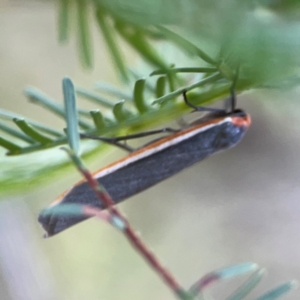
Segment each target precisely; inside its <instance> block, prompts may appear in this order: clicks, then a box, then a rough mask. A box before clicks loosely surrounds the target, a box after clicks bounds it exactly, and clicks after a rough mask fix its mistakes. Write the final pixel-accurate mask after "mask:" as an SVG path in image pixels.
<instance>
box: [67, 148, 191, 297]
mask: <svg viewBox="0 0 300 300" xmlns="http://www.w3.org/2000/svg"><path fill="white" fill-rule="evenodd" d="M65 150H67V152H68V154H69V155H70V157H71V159H72V160H73V162H74V163H75V165H76V167H77V168H78V170H79V171H80V172H81V174H82V175H83V176H84V177H85V179H86V181H87V183H88V184H89V185H90V187H91V188H92V189H93V190H94V192H95V193H96V194H97V196H98V198H99V199H100V201H101V202H102V203H103V204H104V206H105V207H106V208H107V210H108V211H109V212H110V214H111V216H112V217H115V218H117V219H118V220H119V222H118V223H121V224H122V226H119V227H118V228H119V229H121V230H122V232H123V233H124V235H125V236H126V237H127V239H128V241H129V242H130V243H131V244H132V246H133V247H134V248H135V249H136V250H137V251H138V252H139V253H140V255H141V256H142V257H144V259H145V260H146V261H147V262H148V263H149V264H150V265H151V267H152V268H153V269H154V270H155V271H156V272H157V273H158V274H159V275H160V277H161V278H162V279H163V280H164V281H165V282H166V284H167V285H168V286H169V288H170V289H171V290H172V291H173V292H174V293H175V294H176V295H177V296H178V297H180V298H181V299H188V298H189V294H188V293H187V292H185V290H184V289H183V288H182V287H181V285H180V284H179V283H178V281H177V280H176V279H175V278H174V276H173V275H172V274H171V273H170V272H169V271H168V270H167V269H166V268H165V267H164V266H163V265H162V264H161V262H160V261H159V260H158V259H157V257H156V256H155V255H154V253H153V252H152V251H150V250H149V249H148V247H147V246H146V244H145V243H144V242H143V241H142V240H141V238H140V237H139V235H138V234H137V233H136V232H135V230H134V229H133V228H132V226H131V225H130V223H129V221H128V220H127V219H126V217H125V216H124V215H122V213H121V212H120V211H119V210H118V209H117V208H116V207H115V206H114V204H115V203H114V201H113V200H112V198H111V197H110V195H109V194H108V193H107V192H106V190H105V188H104V187H103V186H102V185H101V184H100V183H99V182H98V181H97V180H96V179H94V178H93V176H92V174H91V173H90V172H89V170H88V169H87V168H86V167H85V166H84V164H83V162H82V161H81V159H80V158H79V157H78V156H76V155H75V154H74V153H73V152H72V151H70V150H68V149H65ZM87 213H90V212H88V211H87Z"/></svg>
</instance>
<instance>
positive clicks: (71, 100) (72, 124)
mask: <svg viewBox="0 0 300 300" xmlns="http://www.w3.org/2000/svg"><path fill="white" fill-rule="evenodd" d="M62 84H63V92H64V103H65V116H66V122H67V137H68V143H69V146H70V148H71V149H72V150H73V151H74V153H76V155H78V153H79V152H80V138H79V132H78V118H77V108H76V97H75V88H74V85H73V82H72V81H71V79H70V78H64V79H63V83H62Z"/></svg>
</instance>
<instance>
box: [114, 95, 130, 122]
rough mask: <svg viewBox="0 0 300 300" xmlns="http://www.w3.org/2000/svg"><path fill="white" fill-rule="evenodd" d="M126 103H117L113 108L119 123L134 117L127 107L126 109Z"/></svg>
mask: <svg viewBox="0 0 300 300" xmlns="http://www.w3.org/2000/svg"><path fill="white" fill-rule="evenodd" d="M124 104H125V101H124V100H123V101H120V102H119V103H117V104H116V105H115V106H114V108H113V113H114V116H115V118H116V119H117V121H118V122H123V121H126V120H127V119H129V118H130V117H131V116H132V113H130V112H129V111H128V110H127V109H126V108H125V107H124Z"/></svg>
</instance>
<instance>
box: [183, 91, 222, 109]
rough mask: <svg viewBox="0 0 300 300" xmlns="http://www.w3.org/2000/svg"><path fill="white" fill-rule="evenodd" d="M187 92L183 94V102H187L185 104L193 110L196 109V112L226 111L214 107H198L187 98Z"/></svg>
mask: <svg viewBox="0 0 300 300" xmlns="http://www.w3.org/2000/svg"><path fill="white" fill-rule="evenodd" d="M186 93H187V91H186V90H184V91H183V92H182V94H183V100H184V102H185V104H186V105H187V106H189V107H191V108H193V109H194V111H209V112H223V111H224V110H223V109H220V108H212V107H203V106H197V105H194V104H193V103H191V102H190V101H189V100H188V98H187V94H186Z"/></svg>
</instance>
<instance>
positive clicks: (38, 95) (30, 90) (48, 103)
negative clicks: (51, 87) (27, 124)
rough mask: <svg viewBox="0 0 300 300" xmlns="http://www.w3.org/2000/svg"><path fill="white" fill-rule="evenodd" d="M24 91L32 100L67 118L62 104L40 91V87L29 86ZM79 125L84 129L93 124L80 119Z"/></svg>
mask: <svg viewBox="0 0 300 300" xmlns="http://www.w3.org/2000/svg"><path fill="white" fill-rule="evenodd" d="M24 93H25V94H26V95H27V96H28V97H29V98H30V100H31V101H33V102H34V103H37V104H41V105H42V106H43V107H44V108H46V109H48V110H50V111H52V112H53V113H55V114H56V115H58V116H60V117H62V118H63V119H65V111H64V108H63V106H62V105H60V104H58V103H56V102H55V101H54V100H52V99H50V98H49V97H48V96H47V95H45V94H44V93H42V92H41V91H39V90H38V89H36V88H34V87H27V88H26V89H25V90H24ZM87 115H88V116H89V113H88V112H87ZM78 123H79V126H80V127H81V128H83V129H89V128H91V125H90V124H88V123H87V122H85V121H83V120H81V119H79V121H78Z"/></svg>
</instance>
